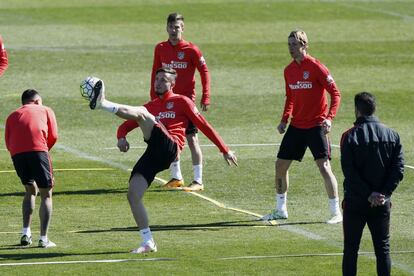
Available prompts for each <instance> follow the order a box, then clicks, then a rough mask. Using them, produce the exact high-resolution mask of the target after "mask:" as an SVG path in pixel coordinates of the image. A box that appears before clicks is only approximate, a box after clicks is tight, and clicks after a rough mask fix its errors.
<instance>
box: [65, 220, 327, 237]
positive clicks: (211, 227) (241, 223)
mask: <svg viewBox="0 0 414 276" xmlns="http://www.w3.org/2000/svg"><path fill="white" fill-rule="evenodd" d="M306 224H326V222H324V221H298V222H286V223H278V224H277V225H267V224H265V223H264V222H263V221H260V220H237V221H222V222H213V223H202V224H176V225H157V224H155V225H151V226H150V227H151V231H153V232H156V231H194V230H197V231H218V230H221V229H226V228H234V227H258V226H259V227H260V226H261V227H266V226H269V227H272V226H273V227H274V226H281V227H283V226H289V225H306ZM130 231H138V228H137V227H133V226H130V227H113V228H109V229H91V230H79V231H72V233H78V234H91V233H104V232H130Z"/></svg>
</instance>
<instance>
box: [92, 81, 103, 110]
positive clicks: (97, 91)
mask: <svg viewBox="0 0 414 276" xmlns="http://www.w3.org/2000/svg"><path fill="white" fill-rule="evenodd" d="M104 93H105V86H104V83H103V81H102V80H98V81H97V82H96V83H95V85H94V87H93V95H92V98H91V101H90V102H89V107H90V108H91V109H96V108H99V107H100V106H101V103H102V100H103V99H104Z"/></svg>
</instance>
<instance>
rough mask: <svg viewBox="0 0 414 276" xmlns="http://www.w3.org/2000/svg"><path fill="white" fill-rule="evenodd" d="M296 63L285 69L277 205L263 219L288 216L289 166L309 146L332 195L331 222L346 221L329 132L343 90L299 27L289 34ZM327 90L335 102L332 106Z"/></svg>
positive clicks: (289, 45)
mask: <svg viewBox="0 0 414 276" xmlns="http://www.w3.org/2000/svg"><path fill="white" fill-rule="evenodd" d="M288 48H289V53H290V55H291V56H292V58H293V60H292V62H291V63H290V64H289V65H288V66H287V67H286V68H285V70H284V78H285V86H286V100H285V107H284V111H283V115H282V119H281V122H280V124H279V125H278V127H277V129H278V131H279V133H280V134H283V133H285V130H286V126H287V124H288V121H289V118H290V125H289V127H288V129H287V131H286V134H285V135H284V137H283V140H282V143H281V145H280V148H279V152H278V155H277V160H276V166H275V169H276V177H275V182H276V183H275V186H276V206H275V209H274V210H273V211H272V212H271V213H270V214H269V215H266V216H264V217H263V218H262V219H263V220H273V219H287V218H288V211H287V204H286V203H287V190H288V187H289V175H288V169H289V166H290V165H291V163H292V161H293V160H297V161H299V162H300V161H301V160H302V158H303V156H304V154H305V151H306V148H307V147H309V148H310V150H311V152H312V155H313V157H314V160H315V162H316V165H317V166H318V168H319V171H320V173H321V175H322V177H323V179H324V182H325V188H326V191H327V193H328V197H329V206H330V211H331V217H330V219H329V220H328V221H327V223H330V224H333V223H339V222H341V221H342V215H341V211H340V209H339V199H338V183H337V181H336V178H335V176H334V174H333V173H332V169H331V165H330V162H329V160H330V144H329V140H328V136H327V134H328V133H329V132H330V131H331V124H332V119H333V118H334V117H335V115H336V112H337V110H338V107H339V102H340V97H341V96H340V92H339V90H338V88H337V86H336V84H335V81H334V79H333V78H332V76H331V75H330V73H329V71H328V69H327V68H326V66H325V65H323V64H322V63H321V62H319V60H317V59H315V58H314V57H312V56H310V55H309V54H308V38H307V36H306V33H305V32H304V31H302V30H295V31H292V32H291V33H290V34H289V37H288ZM326 92H328V93H329V95H330V98H331V103H330V106H329V108H328V100H327V97H326Z"/></svg>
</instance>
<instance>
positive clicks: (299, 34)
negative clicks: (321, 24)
mask: <svg viewBox="0 0 414 276" xmlns="http://www.w3.org/2000/svg"><path fill="white" fill-rule="evenodd" d="M290 37H294V38H296V40H297V41H300V43H302V45H307V44H308V42H309V41H308V36H307V35H306V33H305V32H304V31H302V30H299V29H298V30H294V31H292V32H290V34H289V36H288V38H290Z"/></svg>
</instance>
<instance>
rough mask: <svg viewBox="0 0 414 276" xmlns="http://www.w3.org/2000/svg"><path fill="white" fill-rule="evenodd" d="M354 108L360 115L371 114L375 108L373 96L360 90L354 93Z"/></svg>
mask: <svg viewBox="0 0 414 276" xmlns="http://www.w3.org/2000/svg"><path fill="white" fill-rule="evenodd" d="M354 102H355V108H356V110H358V111H359V113H361V115H362V116H371V115H372V114H374V112H375V109H376V106H377V104H376V102H375V97H374V95H372V94H371V93H369V92H361V93H358V94H356V95H355V98H354Z"/></svg>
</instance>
